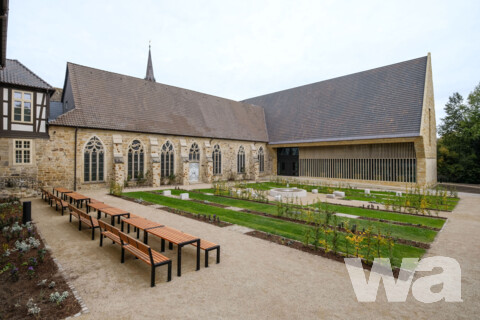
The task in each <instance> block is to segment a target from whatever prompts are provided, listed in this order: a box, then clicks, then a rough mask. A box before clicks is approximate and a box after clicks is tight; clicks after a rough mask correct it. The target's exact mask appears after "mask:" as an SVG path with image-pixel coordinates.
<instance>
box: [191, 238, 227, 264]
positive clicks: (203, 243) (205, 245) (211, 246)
mask: <svg viewBox="0 0 480 320" xmlns="http://www.w3.org/2000/svg"><path fill="white" fill-rule="evenodd" d="M192 246H195V247H196V246H197V243H196V242H194V243H192ZM200 249H202V250H205V268H208V253H209V252H210V251H212V250H217V263H220V245H218V244H215V243H213V242H210V241H207V240H203V239H200Z"/></svg>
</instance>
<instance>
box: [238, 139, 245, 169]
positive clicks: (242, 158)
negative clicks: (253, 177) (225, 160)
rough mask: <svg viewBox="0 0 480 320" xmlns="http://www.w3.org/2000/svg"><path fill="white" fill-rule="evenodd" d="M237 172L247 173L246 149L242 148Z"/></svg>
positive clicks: (239, 151) (239, 150)
mask: <svg viewBox="0 0 480 320" xmlns="http://www.w3.org/2000/svg"><path fill="white" fill-rule="evenodd" d="M237 172H238V173H245V149H244V148H243V146H240V148H239V149H238V154H237Z"/></svg>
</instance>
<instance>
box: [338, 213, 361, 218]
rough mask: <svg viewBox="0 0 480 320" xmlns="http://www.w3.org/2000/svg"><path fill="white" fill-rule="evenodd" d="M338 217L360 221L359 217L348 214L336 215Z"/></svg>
mask: <svg viewBox="0 0 480 320" xmlns="http://www.w3.org/2000/svg"><path fill="white" fill-rule="evenodd" d="M335 215H336V216H337V217H344V218H351V219H358V216H355V215H353V214H347V213H335Z"/></svg>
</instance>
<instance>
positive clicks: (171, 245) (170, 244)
mask: <svg viewBox="0 0 480 320" xmlns="http://www.w3.org/2000/svg"><path fill="white" fill-rule="evenodd" d="M168 250H173V243H171V242H169V243H168Z"/></svg>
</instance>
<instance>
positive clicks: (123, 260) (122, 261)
mask: <svg viewBox="0 0 480 320" xmlns="http://www.w3.org/2000/svg"><path fill="white" fill-rule="evenodd" d="M120 262H121V263H124V262H125V249H124V248H123V246H122V257H121V259H120Z"/></svg>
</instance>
